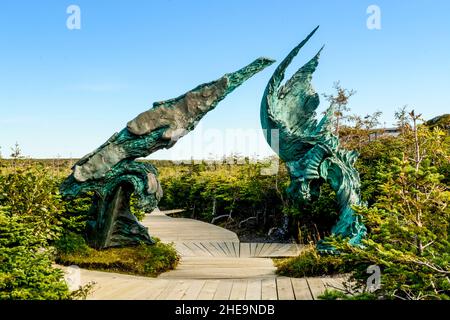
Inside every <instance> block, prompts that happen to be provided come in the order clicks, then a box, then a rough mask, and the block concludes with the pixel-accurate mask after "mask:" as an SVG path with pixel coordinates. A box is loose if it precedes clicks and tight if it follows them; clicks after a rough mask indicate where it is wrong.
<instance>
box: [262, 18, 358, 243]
mask: <svg viewBox="0 0 450 320" xmlns="http://www.w3.org/2000/svg"><path fill="white" fill-rule="evenodd" d="M317 28H318V27H317ZM317 28H316V29H314V31H313V32H311V34H309V35H308V37H307V38H306V39H305V40H303V41H302V42H301V43H300V44H299V45H298V46H296V47H295V48H294V49H293V50H292V51H291V52H290V53H289V54H288V56H287V57H286V58H285V59H284V60H283V61H282V62H281V63H280V65H279V66H278V67H277V69H276V70H275V72H274V74H273V75H272V77H271V78H270V80H269V83H268V84H267V87H266V90H265V92H264V96H263V98H262V102H261V125H262V128H263V129H265V130H268V132H269V134H266V140H267V142H268V143H269V145H271V146H272V148H273V149H274V150H275V152H277V153H278V154H279V156H280V158H281V159H282V160H283V161H284V162H285V163H286V166H287V169H288V172H289V175H290V178H291V183H290V185H289V187H288V189H287V192H288V194H289V195H290V197H291V198H292V199H293V200H294V201H295V200H300V199H302V200H311V198H312V197H314V196H318V194H319V192H320V185H321V184H322V183H323V182H324V181H328V182H329V183H330V185H331V187H332V188H333V190H334V191H335V192H336V194H337V200H338V204H339V210H340V214H339V220H338V222H337V223H336V225H335V226H334V227H333V228H332V230H331V231H332V234H334V235H337V236H342V237H344V238H349V242H350V243H351V244H353V245H358V244H360V242H361V239H362V238H363V237H364V235H365V234H366V228H365V226H364V224H363V223H362V222H361V220H360V217H359V216H358V215H357V214H355V212H354V211H353V209H352V206H353V205H361V204H362V201H361V198H360V193H359V190H360V180H359V174H358V172H357V171H356V169H355V168H354V166H353V165H354V163H355V161H356V158H357V156H358V154H357V152H355V151H347V150H345V149H343V148H341V147H340V146H339V139H338V137H336V136H335V135H333V134H332V129H331V121H332V117H333V115H334V107H333V105H332V106H330V108H328V110H327V112H326V114H325V116H324V117H323V118H322V119H321V121H320V122H319V123H317V120H316V112H315V110H316V109H317V107H318V106H319V103H320V102H319V95H318V94H317V93H316V92H315V91H314V89H313V87H312V85H311V78H312V74H313V73H314V71H315V70H316V67H317V65H318V62H319V55H320V52H321V50H322V49H321V50H320V51H319V52H318V53H317V55H316V56H315V57H314V58H312V59H311V60H310V61H309V62H307V63H306V64H305V65H304V66H303V67H301V68H300V69H299V70H298V71H297V72H296V73H295V74H294V75H293V76H292V78H291V79H289V80H288V81H287V82H286V83H285V84H284V85H281V82H282V81H283V79H284V73H285V70H286V68H287V67H288V66H289V64H290V63H291V61H292V60H293V58H294V57H295V56H296V55H297V54H298V52H299V51H300V49H301V48H302V47H303V46H304V45H305V44H306V43H307V42H308V40H309V39H310V38H311V37H312V35H313V34H314V33H315V32H316V30H317ZM271 131H272V134H270V132H271ZM274 131H275V132H277V134H273V132H274ZM274 137H275V139H277V141H273V140H274ZM273 146H276V147H275V148H274V147H273ZM318 249H319V250H323V251H328V250H331V251H333V248H330V247H328V246H326V245H325V244H324V243H323V242H321V243H319V244H318Z"/></svg>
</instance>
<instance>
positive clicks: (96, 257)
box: [56, 234, 179, 277]
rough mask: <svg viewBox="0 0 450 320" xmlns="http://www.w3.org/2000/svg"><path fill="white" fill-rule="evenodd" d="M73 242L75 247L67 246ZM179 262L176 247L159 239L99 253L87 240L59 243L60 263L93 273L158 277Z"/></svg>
mask: <svg viewBox="0 0 450 320" xmlns="http://www.w3.org/2000/svg"><path fill="white" fill-rule="evenodd" d="M70 239H73V240H74V244H73V245H72V244H68V243H67V240H70ZM178 260H179V257H178V254H177V252H176V250H175V248H174V247H173V245H171V244H164V243H162V242H161V241H159V240H157V242H156V243H155V244H153V245H147V244H141V245H138V246H135V247H125V248H108V249H104V250H95V249H93V248H90V247H87V245H86V243H85V242H84V239H83V238H81V237H79V236H77V235H73V234H72V235H68V236H66V237H65V238H64V241H60V242H58V243H57V257H56V262H57V263H60V264H62V265H77V266H79V267H81V268H86V269H92V270H100V271H108V272H119V273H128V274H135V275H143V276H150V277H155V276H157V275H159V274H160V273H162V272H165V271H168V270H171V269H174V268H175V267H176V265H177V264H178Z"/></svg>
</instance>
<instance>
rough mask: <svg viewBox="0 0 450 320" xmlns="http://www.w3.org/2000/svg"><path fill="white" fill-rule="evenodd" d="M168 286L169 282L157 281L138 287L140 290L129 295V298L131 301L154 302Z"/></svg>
mask: <svg viewBox="0 0 450 320" xmlns="http://www.w3.org/2000/svg"><path fill="white" fill-rule="evenodd" d="M135 285H136V284H135ZM168 285H169V281H167V280H159V279H157V280H154V281H151V282H148V283H145V285H142V286H139V287H141V290H140V291H139V292H136V293H135V294H133V295H130V296H129V298H130V299H133V300H135V299H138V300H154V299H155V298H156V297H157V296H158V295H160V294H161V292H162V291H163V290H164V289H165V288H166V287H167V286H168Z"/></svg>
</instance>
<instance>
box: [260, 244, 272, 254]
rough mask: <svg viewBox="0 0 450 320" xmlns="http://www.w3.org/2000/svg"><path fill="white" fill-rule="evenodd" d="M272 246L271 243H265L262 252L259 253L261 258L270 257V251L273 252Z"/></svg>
mask: <svg viewBox="0 0 450 320" xmlns="http://www.w3.org/2000/svg"><path fill="white" fill-rule="evenodd" d="M273 247H274V244H273V243H266V244H265V246H264V248H263V250H261V252H260V256H261V257H267V256H270V254H271V252H272V250H273Z"/></svg>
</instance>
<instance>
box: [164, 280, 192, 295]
mask: <svg viewBox="0 0 450 320" xmlns="http://www.w3.org/2000/svg"><path fill="white" fill-rule="evenodd" d="M190 285H191V281H189V280H180V281H177V284H176V286H175V288H173V290H172V291H170V292H169V293H168V294H167V296H166V298H165V299H166V300H180V299H181V298H182V297H183V295H184V293H185V292H186V290H187V289H188V288H189V287H190Z"/></svg>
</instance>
